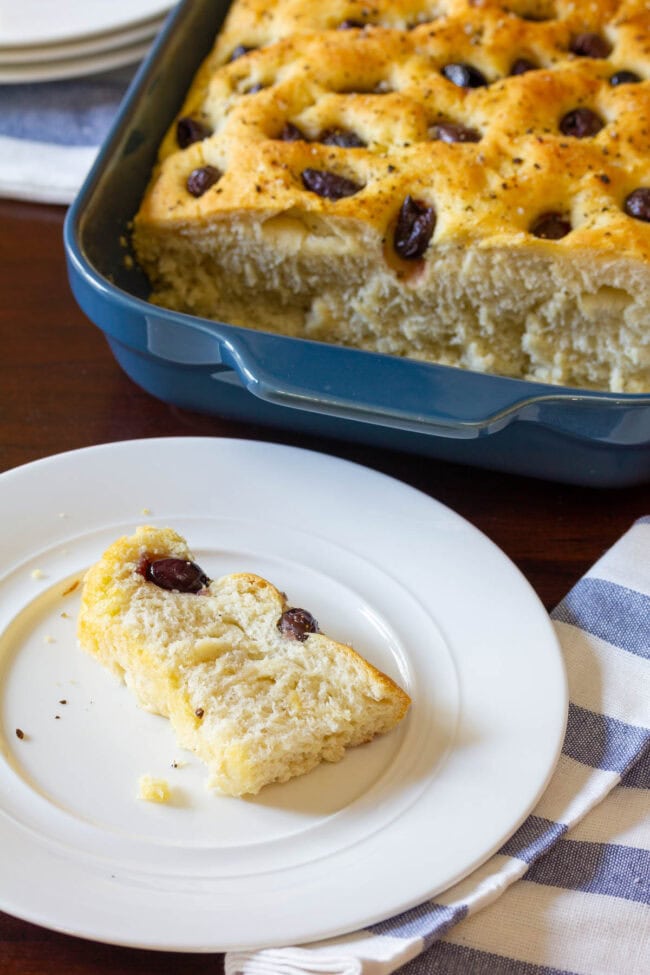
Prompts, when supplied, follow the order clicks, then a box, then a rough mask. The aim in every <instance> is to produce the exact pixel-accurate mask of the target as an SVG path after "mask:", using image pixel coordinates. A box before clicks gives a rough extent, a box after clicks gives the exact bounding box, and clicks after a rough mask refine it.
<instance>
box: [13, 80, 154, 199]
mask: <svg viewBox="0 0 650 975" xmlns="http://www.w3.org/2000/svg"><path fill="white" fill-rule="evenodd" d="M134 72H135V68H134V67H127V68H120V69H119V70H116V71H111V72H107V73H105V74H101V75H94V76H90V77H86V78H79V79H71V80H65V81H51V82H39V83H35V84H25V85H22V84H19V85H0V197H6V198H8V199H13V200H31V201H33V202H36V203H71V202H72V200H73V199H74V198H75V196H76V194H77V191H78V190H79V188H80V186H81V184H82V183H83V181H84V179H85V177H86V174H87V173H88V170H89V169H90V167H91V165H92V164H93V162H94V160H95V156H96V155H97V151H98V149H99V146H100V145H101V143H102V142H103V140H104V136H105V135H106V134H107V132H108V129H109V127H110V125H111V123H112V121H113V119H114V118H115V115H116V112H117V109H118V106H119V104H120V102H121V100H122V98H123V96H124V94H125V92H126V89H127V87H128V85H129V81H130V80H131V78H132V76H133V74H134Z"/></svg>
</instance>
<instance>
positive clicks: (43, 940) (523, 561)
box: [0, 201, 650, 975]
mask: <svg viewBox="0 0 650 975" xmlns="http://www.w3.org/2000/svg"><path fill="white" fill-rule="evenodd" d="M63 217H64V210H63V208H60V207H47V206H37V205H31V204H20V203H11V202H8V201H0V471H4V470H8V469H10V468H12V467H16V466H18V465H20V464H25V463H27V462H29V461H32V460H36V459H38V458H41V457H46V456H48V455H50V454H55V453H59V452H61V451H65V450H70V449H73V448H77V447H85V446H89V445H92V444H99V443H107V442H110V441H115V440H127V439H132V438H138V437H157V436H188V435H194V436H196V435H199V436H216V437H224V436H225V437H239V438H248V439H258V440H268V441H276V442H282V443H290V444H293V445H295V446H302V447H308V448H310V449H314V450H321V451H323V452H326V453H329V454H333V455H336V456H339V457H343V458H349V459H353V460H356V461H358V462H361V463H363V464H366V465H367V466H369V467H372V468H374V469H376V470H379V471H382V472H384V473H386V474H390V475H393V476H394V477H397V478H399V479H400V480H402V481H404V482H406V483H408V484H411V485H413V486H414V487H417V488H419V489H420V490H422V491H425V492H426V493H428V494H430V495H431V496H433V497H435V498H437V499H438V500H440V501H442V502H443V503H445V504H448V505H449V506H450V507H452V508H453V509H454V510H455V511H457V512H458V513H459V514H460V515H462V516H463V517H465V518H467V519H468V520H469V521H470V522H472V523H473V524H474V525H476V526H477V527H478V528H479V529H481V531H483V532H485V534H486V535H488V536H489V537H490V538H491V539H492V540H493V541H494V542H496V544H497V545H499V546H500V547H501V548H502V549H503V551H504V552H505V553H506V554H507V555H508V556H509V557H510V558H511V559H512V560H513V562H515V563H516V565H518V566H519V568H520V569H521V570H522V571H523V573H524V574H525V575H526V577H527V578H528V580H529V581H530V583H531V584H532V586H533V587H534V589H535V590H536V591H537V593H538V595H539V596H540V598H541V600H542V601H543V603H544V604H545V606H546V607H547V608H549V609H550V608H552V607H553V606H554V605H555V604H556V603H557V602H558V601H559V600H560V599H561V597H562V596H563V595H564V594H565V592H566V591H567V590H568V589H569V588H570V587H571V585H572V584H573V583H574V582H575V581H576V580H577V579H578V578H579V577H580V575H581V574H582V573H583V572H584V571H585V570H586V569H587V568H588V567H589V566H590V565H591V563H592V562H594V561H595V560H596V559H597V558H598V557H599V556H600V555H601V554H602V553H603V552H604V550H605V549H606V548H608V547H609V546H610V545H611V544H612V543H613V542H614V541H615V540H616V539H617V538H618V537H619V536H620V535H621V534H622V533H623V532H624V531H625V529H626V528H627V527H628V526H629V525H630V524H631V523H632V522H633V521H634V520H635V518H637V517H639V516H641V515H643V514H647V513H650V489H649V488H648V486H647V485H646V486H641V487H634V488H627V489H616V490H598V489H589V488H579V487H574V486H566V485H561V484H552V483H547V482H543V481H536V480H530V479H526V478H521V477H515V476H512V475H506V474H500V473H493V472H488V471H480V470H476V469H472V468H467V467H462V466H457V465H452V464H445V463H442V462H435V461H432V460H429V459H426V460H425V459H422V458H419V457H417V456H413V455H408V454H401V453H397V452H393V451H388V450H381V449H376V448H370V447H365V446H359V445H355V444H349V443H343V442H336V441H331V440H322V439H318V438H316V437H309V436H305V435H300V436H299V435H295V436H293V435H291V434H289V433H286V432H277V431H273V430H271V429H268V428H265V427H262V426H259V427H257V426H250V425H244V424H238V423H234V422H230V421H224V420H220V419H218V418H213V417H206V416H202V415H198V414H194V413H189V412H186V411H184V410H180V409H177V408H175V407H171V406H168V405H165V404H164V403H162V402H159V401H157V400H155V399H154V398H152V397H151V396H149V395H148V394H147V393H145V392H143V391H141V390H140V389H139V388H138V387H137V386H135V385H134V384H133V382H132V381H131V380H130V379H128V378H127V376H126V375H125V374H124V373H123V372H122V371H121V369H120V367H119V366H118V365H117V363H116V362H115V360H114V359H113V357H112V354H111V352H110V350H109V348H108V346H107V344H106V342H105V339H104V337H103V335H102V333H101V331H100V330H99V329H97V328H96V327H95V326H94V325H92V324H91V323H90V322H89V321H88V320H87V319H86V318H85V317H84V315H83V314H82V313H81V311H80V310H79V309H78V307H77V305H76V304H75V301H74V299H73V297H72V295H71V293H70V290H69V287H68V283H67V276H66V270H65V262H64V255H63V245H62V224H63ZM0 516H1V513H0ZM0 856H1V851H0ZM0 871H1V867H0ZM35 882H36V883H37V882H38V880H37V878H35ZM222 970H223V969H222V960H221V958H220V957H218V956H217V957H214V956H212V957H210V958H206V956H203V955H175V954H168V953H157V952H149V951H140V950H137V949H129V948H118V947H113V946H109V945H101V944H93V943H91V942H86V941H83V940H81V939H78V938H74V937H69V936H67V935H64V934H59V933H55V932H50V931H47V930H45V929H43V928H40V927H37V926H35V925H33V924H29V923H26V922H24V921H21V920H18V919H15V918H13V917H10V916H8V915H3V914H0V972H1V973H2V975H55V973H56V975H59V973H61V975H63V973H65V975H82V973H83V975H85V973H91V972H92V973H93V975H108V973H116V975H117V973H119V975H130V973H138V975H141V973H148V972H154V971H155V972H156V973H158V975H165V973H170V975H171V973H175V975H190V973H192V975H194V973H199V972H200V973H201V975H204V973H206V972H210V973H215V975H218V973H220V972H221V971H222Z"/></svg>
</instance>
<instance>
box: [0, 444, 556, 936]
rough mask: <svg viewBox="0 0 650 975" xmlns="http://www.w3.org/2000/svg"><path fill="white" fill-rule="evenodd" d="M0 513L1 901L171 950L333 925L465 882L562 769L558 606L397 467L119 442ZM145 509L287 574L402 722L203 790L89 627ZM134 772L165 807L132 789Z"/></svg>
mask: <svg viewBox="0 0 650 975" xmlns="http://www.w3.org/2000/svg"><path fill="white" fill-rule="evenodd" d="M0 510H1V511H2V526H1V528H0V553H1V556H0V558H1V569H2V575H1V577H0V634H2V635H1V636H0V748H1V752H0V847H1V848H2V850H3V863H2V870H1V871H0V909H3V910H5V911H8V912H9V913H12V914H15V915H17V916H19V917H23V918H26V919H28V920H30V921H34V922H36V923H38V924H42V925H45V926H47V927H51V928H55V929H58V930H63V931H67V932H70V933H73V934H77V935H81V936H84V937H88V938H93V939H98V940H102V941H108V942H113V943H117V944H126V945H135V946H140V947H154V948H160V949H173V950H185V951H219V950H227V949H232V948H241V947H251V946H254V945H282V944H292V943H299V942H305V941H310V940H313V939H319V938H324V937H328V936H331V935H334V934H339V933H342V932H346V931H350V930H353V929H355V928H358V927H361V926H364V925H366V924H368V923H370V922H373V921H377V920H379V919H382V918H386V917H388V916H390V915H393V914H395V913H398V912H401V911H403V910H405V909H406V908H408V907H411V906H413V905H415V904H417V903H420V902H422V901H424V900H425V899H426V898H428V897H430V896H433V895H434V894H436V893H438V892H440V891H441V890H442V889H444V888H445V887H448V886H449V885H450V884H452V883H454V882H455V881H457V880H459V879H460V878H461V877H463V876H465V875H466V874H467V873H468V872H470V871H471V870H472V869H473V868H474V867H476V866H477V865H479V864H480V863H481V862H483V861H484V860H485V859H486V858H487V857H489V856H490V855H491V854H492V853H493V852H494V851H495V850H496V849H498V847H499V846H500V845H501V844H502V843H503V842H504V841H505V839H506V838H507V837H508V836H510V835H511V834H512V832H513V831H514V830H515V829H516V828H517V827H518V826H519V824H520V823H521V822H522V820H523V819H524V817H525V816H526V815H527V813H528V812H529V811H530V809H531V808H532V806H533V805H534V804H535V802H536V801H537V799H538V797H539V796H540V794H541V792H542V790H543V789H544V787H545V785H546V783H547V781H548V779H549V776H550V775H551V772H552V770H553V768H554V765H555V763H556V760H557V757H558V754H559V750H560V747H561V743H562V738H563V733H564V725H565V718H566V708H567V695H566V683H565V675H564V669H563V664H562V659H561V654H560V650H559V647H558V644H557V642H556V638H555V636H554V632H553V629H552V626H551V623H550V621H549V619H548V616H547V614H546V613H545V611H544V609H543V607H542V606H541V604H540V602H539V601H538V599H537V597H536V596H535V594H534V592H533V591H532V589H531V588H530V586H529V585H528V583H527V582H526V581H525V579H524V578H523V577H522V576H521V575H520V573H519V572H518V570H517V569H516V568H515V567H514V566H513V565H512V563H511V562H510V561H509V560H508V559H507V558H506V557H505V556H504V555H503V553H502V552H500V551H499V549H498V548H496V546H495V545H494V544H492V543H491V542H490V541H489V540H488V539H487V538H486V537H485V536H484V535H482V534H481V533H480V532H478V531H477V530H476V529H475V528H473V527H472V526H471V525H469V524H468V523H467V522H466V521H464V520H463V519H462V518H460V517H459V516H458V515H456V514H454V513H453V512H451V511H450V510H449V509H448V508H446V507H444V506H443V505H441V504H439V503H437V502H436V501H433V500H432V499H430V498H429V497H427V496H426V495H424V494H421V493H419V492H418V491H416V490H414V489H412V488H410V487H408V486H407V485H405V484H402V483H400V482H399V481H396V480H393V479H391V478H388V477H385V476H384V475H382V474H379V473H377V472H375V471H372V470H369V469H366V468H363V467H360V466H358V465H356V464H352V463H348V462H345V461H341V460H338V459H335V458H332V457H328V456H325V455H321V454H317V453H311V452H308V451H303V450H298V449H294V448H290V447H283V446H275V445H272V444H264V443H256V442H249V441H238V440H225V439H207V438H206V439H204V438H179V439H161V440H143V441H129V442H123V443H116V444H108V445H104V446H99V447H92V448H89V449H86V450H80V451H75V452H72V453H68V454H62V455H58V456H55V457H52V458H49V459H46V460H43V461H39V462H37V463H34V464H30V465H27V466H25V467H22V468H18V469H16V470H14V471H9V472H8V473H6V474H4V475H2V477H0ZM147 522H148V523H153V524H158V525H170V526H172V527H175V528H176V529H178V530H179V531H180V532H182V533H183V534H185V535H186V537H187V538H188V540H189V542H190V545H191V547H192V548H193V549H194V551H195V554H196V556H197V559H198V561H199V562H200V564H201V565H202V566H203V568H204V569H205V570H206V571H207V572H208V573H209V574H210V575H212V576H217V575H219V574H222V573H226V572H231V571H240V570H243V569H247V570H250V571H253V572H258V573H260V574H262V575H266V576H267V577H268V578H270V579H271V580H272V581H274V582H275V584H276V585H277V586H278V587H279V588H280V589H282V590H284V591H285V592H287V594H288V595H289V599H290V601H291V602H292V603H294V605H301V606H304V607H306V608H307V609H309V610H310V611H311V612H312V613H313V614H314V615H315V616H316V618H317V619H318V620H319V622H320V625H321V628H322V629H323V630H324V631H325V632H328V633H329V634H331V635H332V636H334V637H336V638H338V639H339V640H341V641H344V642H349V643H352V644H353V645H354V646H355V647H356V648H357V649H358V650H360V651H361V652H362V653H363V654H364V655H365V656H366V657H367V658H368V659H370V660H371V661H372V662H373V663H374V664H376V665H378V666H379V667H380V668H381V669H383V670H385V671H387V672H388V673H389V674H391V675H392V676H393V677H394V678H396V679H397V680H399V681H400V682H401V683H402V685H403V686H405V687H406V688H407V689H408V691H409V693H410V694H411V696H412V699H413V705H412V708H411V710H410V712H409V714H408V716H407V718H406V719H405V721H404V722H403V723H402V724H401V726H400V727H399V728H398V729H397V730H396V731H394V732H393V733H391V734H390V735H387V736H385V737H384V738H381V739H379V740H377V741H374V742H372V743H371V744H369V745H365V746H362V747H361V748H357V749H353V750H352V751H351V752H349V753H348V755H347V756H346V758H345V759H344V760H343V761H342V762H341V763H339V764H336V765H324V766H321V767H320V768H318V769H316V770H315V771H314V772H312V773H310V774H309V775H306V776H303V777H302V778H299V779H296V780H294V781H292V782H289V783H287V784H285V785H282V786H270V787H267V788H266V789H264V790H262V793H261V794H260V795H259V796H258V797H256V798H254V799H247V800H241V799H232V798H226V797H219V796H215V795H211V794H209V793H208V792H207V791H206V790H205V788H204V785H203V783H204V779H205V776H204V770H203V768H202V767H200V765H199V763H197V762H196V761H195V760H194V759H193V757H192V756H189V755H188V754H185V753H181V752H180V750H179V749H178V748H177V747H176V745H175V743H174V739H173V735H172V733H171V730H170V727H169V723H168V722H167V721H166V720H165V719H163V718H160V717H158V716H154V715H151V714H148V713H145V712H144V711H141V710H139V709H138V708H137V707H136V706H135V704H134V702H133V699H132V697H131V695H130V693H129V692H128V691H127V690H126V689H125V688H124V687H122V686H121V685H119V684H118V683H117V682H116V681H115V680H114V679H113V677H112V676H111V675H109V673H108V672H106V671H105V670H104V669H103V668H102V667H101V666H100V665H98V664H97V662H96V661H95V660H94V659H92V658H90V657H89V656H87V655H86V654H84V653H83V652H82V651H81V650H79V649H78V647H77V645H76V641H75V616H76V612H77V607H78V592H79V590H78V588H77V589H75V590H74V591H69V590H70V587H71V585H72V584H73V583H74V582H75V581H76V580H78V579H80V577H81V575H82V573H83V571H84V569H85V568H86V566H88V565H89V564H90V563H91V562H93V561H94V560H95V559H97V558H98V557H99V555H100V554H101V552H102V551H103V550H104V548H105V547H106V546H107V545H108V544H109V543H110V542H111V541H113V540H114V539H115V538H116V537H118V536H119V535H120V534H123V533H125V532H128V531H131V530H132V529H133V528H134V527H135V526H136V525H138V524H142V523H147ZM62 702H66V703H62ZM57 716H58V717H57ZM16 728H20V729H22V731H23V732H24V738H22V739H20V738H18V737H17V736H16V733H15V729H16ZM181 759H182V760H183V761H184V762H186V763H187V764H185V765H183V766H182V767H179V768H173V767H172V763H173V762H174V761H178V760H181ZM143 773H151V774H153V775H157V776H162V777H164V778H166V779H167V780H168V782H169V783H170V785H171V787H172V790H173V802H172V803H171V804H170V805H163V806H159V805H153V804H150V803H146V802H142V801H141V800H138V799H137V798H136V792H137V780H138V778H139V776H140V775H142V774H143Z"/></svg>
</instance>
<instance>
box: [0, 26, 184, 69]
mask: <svg viewBox="0 0 650 975" xmlns="http://www.w3.org/2000/svg"><path fill="white" fill-rule="evenodd" d="M164 23H165V20H164V18H162V17H161V18H158V19H156V20H148V21H146V23H144V24H138V25H137V26H136V27H131V28H129V29H127V30H121V31H112V32H111V33H109V34H96V35H94V36H92V37H88V38H84V39H83V40H79V41H71V42H70V43H63V44H47V45H45V46H42V47H15V48H12V47H9V48H0V69H3V70H4V69H5V68H8V67H13V66H19V67H20V66H23V65H30V66H38V65H39V64H42V63H44V62H52V61H67V60H71V59H73V58H87V57H89V56H90V55H93V54H103V53H105V52H107V51H114V50H116V49H119V48H123V47H126V46H127V45H129V44H135V43H136V42H138V41H149V42H151V41H152V40H153V39H154V37H155V36H156V34H157V33H158V31H159V30H160V29H161V27H162V26H163V24H164Z"/></svg>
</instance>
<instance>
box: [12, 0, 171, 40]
mask: <svg viewBox="0 0 650 975" xmlns="http://www.w3.org/2000/svg"><path fill="white" fill-rule="evenodd" d="M172 6H173V4H172V3H169V2H167V3H164V2H162V0H91V2H90V3H81V2H80V0H58V2H57V3H53V2H51V0H19V2H16V0H0V47H20V46H25V47H34V46H36V45H42V44H59V43H61V42H65V41H72V40H76V39H78V38H81V37H87V36H88V35H89V34H103V33H106V32H108V31H116V30H124V29H125V28H126V27H130V26H131V25H132V24H137V23H138V22H139V21H141V20H152V19H153V18H154V17H162V16H163V15H164V14H166V13H168V11H169V10H170V9H171V8H172Z"/></svg>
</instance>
